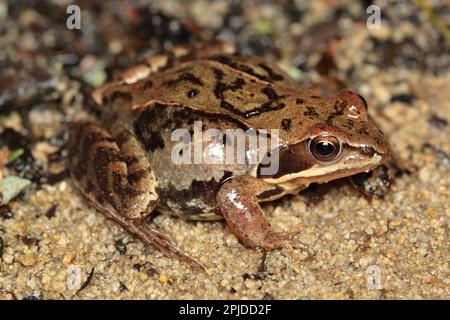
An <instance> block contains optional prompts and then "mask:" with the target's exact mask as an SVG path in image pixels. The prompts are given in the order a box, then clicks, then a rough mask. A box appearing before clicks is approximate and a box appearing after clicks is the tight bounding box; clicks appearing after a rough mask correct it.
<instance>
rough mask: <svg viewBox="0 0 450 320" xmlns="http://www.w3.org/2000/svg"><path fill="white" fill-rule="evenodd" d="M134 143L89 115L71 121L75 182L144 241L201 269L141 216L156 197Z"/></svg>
mask: <svg viewBox="0 0 450 320" xmlns="http://www.w3.org/2000/svg"><path fill="white" fill-rule="evenodd" d="M116 141H117V143H116ZM134 143H136V142H135V141H134V140H133V139H129V140H127V139H126V138H121V137H120V136H118V137H116V139H114V138H113V137H112V136H111V135H110V134H109V133H108V132H107V131H106V130H104V129H102V128H101V127H99V126H98V125H97V124H95V123H93V122H91V121H79V122H74V123H73V124H72V126H71V130H70V138H69V169H70V171H71V175H72V176H73V178H74V180H75V182H76V185H77V187H78V188H79V189H80V190H81V192H82V193H83V194H84V195H85V196H87V197H88V198H89V199H90V200H91V201H92V202H93V203H94V204H95V205H96V207H97V208H98V209H99V210H100V211H102V212H103V213H104V214H105V215H106V216H107V217H108V218H111V219H113V220H115V221H116V222H118V223H119V224H121V225H122V226H124V227H125V228H126V229H127V230H129V231H130V232H132V233H134V234H135V235H137V236H138V237H139V238H141V239H142V240H143V241H144V242H145V243H146V244H149V245H151V246H153V247H154V248H156V249H159V250H161V251H162V252H164V253H166V254H170V255H173V256H176V257H177V258H178V259H180V260H182V261H185V262H186V263H188V264H189V265H191V266H193V267H196V268H199V269H203V267H202V266H201V265H200V264H199V263H197V262H196V261H195V260H193V259H191V258H190V257H188V256H187V255H186V254H184V253H183V252H181V251H180V250H179V249H177V247H176V245H175V243H174V241H173V240H171V239H170V238H169V237H168V236H166V235H164V234H162V233H161V232H159V231H158V230H155V229H152V228H150V227H149V226H148V225H146V223H145V221H143V218H145V216H147V215H148V214H150V213H151V212H152V211H153V210H154V209H155V208H156V206H157V205H158V199H159V197H158V194H157V192H156V185H157V184H156V179H155V176H154V174H153V171H152V170H151V168H150V165H149V163H148V161H147V159H146V158H145V157H144V156H143V155H140V154H139V152H138V151H136V150H139V149H138V148H135V146H134V145H133V144H134ZM119 146H120V147H119Z"/></svg>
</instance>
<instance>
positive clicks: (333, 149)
mask: <svg viewBox="0 0 450 320" xmlns="http://www.w3.org/2000/svg"><path fill="white" fill-rule="evenodd" d="M309 151H310V153H311V154H312V156H313V157H314V158H316V159H317V160H319V161H332V160H334V159H336V158H337V156H338V155H339V153H340V143H339V140H338V139H337V138H336V137H334V136H317V137H315V138H314V139H312V140H311V141H310V143H309Z"/></svg>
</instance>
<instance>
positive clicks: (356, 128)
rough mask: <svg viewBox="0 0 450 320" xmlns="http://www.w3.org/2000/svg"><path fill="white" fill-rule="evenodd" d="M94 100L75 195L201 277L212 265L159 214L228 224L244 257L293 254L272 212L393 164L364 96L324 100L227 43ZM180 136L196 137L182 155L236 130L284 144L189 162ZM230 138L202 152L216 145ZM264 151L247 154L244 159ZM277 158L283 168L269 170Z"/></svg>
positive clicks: (196, 48)
mask: <svg viewBox="0 0 450 320" xmlns="http://www.w3.org/2000/svg"><path fill="white" fill-rule="evenodd" d="M92 98H93V100H94V101H95V104H96V108H97V109H98V111H99V114H100V115H99V116H98V117H88V118H86V119H78V120H76V121H73V122H72V123H71V125H70V135H69V142H68V153H69V157H68V158H69V163H68V167H69V171H70V174H71V177H72V178H73V181H74V183H75V185H76V187H77V188H78V189H79V190H80V191H81V193H82V194H83V195H84V196H85V197H86V198H87V199H89V201H90V203H92V204H93V205H94V206H95V207H96V208H97V209H98V210H99V211H101V212H103V213H104V214H105V215H106V217H108V218H110V219H112V220H114V221H116V222H117V223H119V224H120V225H122V226H123V227H124V228H126V229H127V230H128V231H130V232H131V233H132V234H134V235H136V236H137V237H139V238H140V239H141V240H142V241H143V242H144V243H145V244H147V245H150V246H152V247H154V248H156V249H158V250H161V251H162V252H163V253H165V254H168V255H173V256H175V257H177V258H178V259H180V260H182V261H184V262H186V263H188V264H189V265H190V266H192V267H194V268H199V269H204V266H203V265H202V264H200V263H199V262H197V261H196V260H195V259H193V258H191V257H190V256H189V255H187V254H185V253H184V252H182V251H181V250H180V249H179V248H178V245H177V244H176V242H175V241H174V240H173V239H172V238H171V237H170V236H169V235H167V234H165V233H163V232H161V231H160V230H158V229H157V228H153V227H151V226H150V224H149V223H147V222H146V221H147V220H146V219H147V218H148V217H149V216H150V214H151V213H152V212H160V213H162V214H170V215H174V216H177V217H180V218H183V219H187V220H194V221H214V220H225V222H226V224H227V225H228V226H229V228H230V229H231V231H232V232H233V233H234V234H235V235H236V236H237V238H238V239H239V240H240V241H241V243H242V244H243V245H244V246H245V247H248V248H261V249H262V250H264V252H265V251H271V250H277V249H283V248H284V247H286V246H288V245H289V243H291V242H292V241H294V240H293V237H292V235H291V234H289V233H282V232H277V231H275V230H274V229H273V228H272V226H271V224H270V223H269V219H268V217H267V215H266V214H265V212H264V210H263V207H262V205H263V203H265V202H269V201H274V200H277V199H279V198H281V197H284V196H286V195H290V194H297V193H299V192H300V191H302V190H304V189H305V188H307V187H308V186H309V185H310V184H312V183H326V182H329V181H331V180H335V179H339V178H343V177H348V176H351V175H355V174H358V173H361V172H368V171H370V170H373V169H375V168H377V167H378V166H380V165H381V164H383V163H384V162H385V161H386V160H387V159H389V157H390V145H389V143H388V141H387V139H386V137H385V135H384V134H383V132H382V131H381V130H380V128H379V127H378V126H377V124H376V123H375V121H374V120H373V119H372V118H371V117H370V115H369V113H368V105H367V102H366V100H365V99H364V98H363V97H362V96H361V95H359V94H357V93H355V92H354V91H351V90H342V91H341V92H339V93H337V94H336V95H335V96H333V97H321V96H319V95H317V92H316V91H314V90H312V89H308V88H305V87H303V86H301V85H299V84H298V82H296V81H294V80H293V79H291V78H290V77H289V76H288V75H287V73H286V72H284V71H283V70H282V69H281V68H280V67H278V66H276V65H275V64H273V63H270V62H268V61H266V60H264V59H262V58H260V57H254V56H242V55H239V54H237V53H236V50H235V48H234V46H233V45H231V44H230V43H228V42H224V41H218V40H214V41H208V42H206V41H204V42H201V43H195V44H191V45H183V46H174V47H173V48H171V49H168V50H167V51H166V52H164V53H161V54H157V55H151V56H148V57H146V58H144V59H143V60H141V61H140V62H138V63H136V64H135V65H133V66H131V67H129V68H127V69H126V70H124V71H122V72H119V73H118V74H117V75H116V77H115V78H114V79H113V80H111V81H110V82H108V83H106V84H105V85H103V86H102V87H100V88H98V89H96V90H95V91H94V92H93V94H92ZM198 123H200V124H201V125H200V126H198ZM196 124H197V127H196ZM180 129H183V130H184V131H183V132H184V133H186V132H187V133H192V132H194V138H192V136H188V137H187V138H186V137H185V135H183V137H182V138H181V140H183V142H182V145H183V146H192V145H193V144H195V143H196V142H198V138H195V130H199V131H200V132H201V133H206V132H207V131H208V130H210V129H214V130H215V132H218V133H219V136H220V135H222V138H223V140H222V141H221V143H222V146H223V145H226V143H227V138H228V137H227V132H229V131H227V130H230V129H233V130H242V131H243V132H248V131H250V132H252V133H253V136H257V137H260V138H262V139H263V138H264V139H266V140H262V141H268V139H270V138H271V137H272V136H274V135H275V133H276V135H277V140H276V143H274V144H270V146H269V147H268V148H267V150H265V151H264V152H265V153H264V154H265V156H263V157H261V158H258V159H259V160H258V159H257V160H256V161H255V159H253V160H254V161H248V159H246V160H245V159H244V160H245V161H241V162H238V161H235V162H231V163H228V162H227V163H205V162H202V163H195V162H191V163H181V164H180V163H178V162H176V161H174V158H173V156H174V150H175V148H176V147H177V146H179V145H180V143H181V142H180V140H174V139H173V133H174V132H175V131H176V130H180ZM274 130H275V131H274ZM273 132H274V133H273ZM272 133H273V134H272ZM219 136H217V137H215V138H214V139H212V140H210V141H201V142H200V145H201V146H208V145H209V146H210V145H211V144H212V143H213V142H211V141H214V143H216V144H215V146H217V144H218V143H219V142H218V141H219V140H220V139H219V138H220V137H219ZM185 138H186V139H185ZM216 138H217V141H216V140H215V139H216ZM224 141H225V142H224ZM259 147H260V146H257V147H255V146H254V145H251V144H249V143H248V144H244V148H245V154H248V152H253V151H260V150H259V149H258V150H256V149H257V148H259ZM184 150H185V149H180V150H179V151H178V152H175V154H177V153H179V154H182V153H183V152H184ZM188 159H191V158H189V157H188ZM275 160H276V162H277V164H278V166H277V169H276V170H265V169H269V164H271V163H274V162H275Z"/></svg>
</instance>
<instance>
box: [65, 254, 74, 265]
mask: <svg viewBox="0 0 450 320" xmlns="http://www.w3.org/2000/svg"><path fill="white" fill-rule="evenodd" d="M74 258H75V255H74V254H73V253H72V252H66V253H65V254H64V257H63V259H62V262H63V263H64V264H65V265H67V264H69V263H71V262H73V259H74Z"/></svg>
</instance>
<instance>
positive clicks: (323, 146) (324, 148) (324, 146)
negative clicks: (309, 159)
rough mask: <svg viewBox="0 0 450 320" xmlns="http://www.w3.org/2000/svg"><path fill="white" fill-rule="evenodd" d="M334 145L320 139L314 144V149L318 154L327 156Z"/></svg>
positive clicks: (332, 150) (331, 151)
mask: <svg viewBox="0 0 450 320" xmlns="http://www.w3.org/2000/svg"><path fill="white" fill-rule="evenodd" d="M334 149H335V148H334V146H333V145H332V144H331V143H330V142H328V141H322V142H319V143H318V144H316V151H317V153H318V154H320V155H322V156H324V157H328V156H329V155H330V154H332V153H333V152H334Z"/></svg>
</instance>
